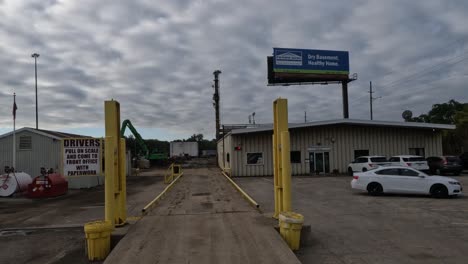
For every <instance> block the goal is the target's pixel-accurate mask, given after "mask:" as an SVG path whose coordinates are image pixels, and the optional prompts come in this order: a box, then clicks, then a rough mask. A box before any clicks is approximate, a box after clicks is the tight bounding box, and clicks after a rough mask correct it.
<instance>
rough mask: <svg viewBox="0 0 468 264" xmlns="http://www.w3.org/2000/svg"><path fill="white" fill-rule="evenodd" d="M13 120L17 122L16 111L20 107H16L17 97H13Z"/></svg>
mask: <svg viewBox="0 0 468 264" xmlns="http://www.w3.org/2000/svg"><path fill="white" fill-rule="evenodd" d="M13 98H14V99H13V120H16V110H17V109H18V107H17V106H16V96H14V97H13Z"/></svg>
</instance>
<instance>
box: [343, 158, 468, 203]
mask: <svg viewBox="0 0 468 264" xmlns="http://www.w3.org/2000/svg"><path fill="white" fill-rule="evenodd" d="M351 188H353V189H357V190H363V191H367V192H369V194H371V195H378V194H381V193H412V194H430V195H432V196H434V197H437V198H442V197H447V196H456V195H459V194H461V193H462V190H463V187H462V186H461V184H460V182H459V181H457V180H455V179H452V178H449V177H444V176H429V175H427V174H425V173H424V172H421V171H418V170H415V169H412V168H409V167H402V166H388V167H381V168H378V169H375V170H371V171H367V172H360V173H354V175H353V180H352V181H351Z"/></svg>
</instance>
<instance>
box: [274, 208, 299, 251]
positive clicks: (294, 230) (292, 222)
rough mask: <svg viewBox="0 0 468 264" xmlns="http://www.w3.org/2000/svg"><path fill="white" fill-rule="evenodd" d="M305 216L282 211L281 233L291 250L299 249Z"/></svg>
mask: <svg viewBox="0 0 468 264" xmlns="http://www.w3.org/2000/svg"><path fill="white" fill-rule="evenodd" d="M303 223H304V216H302V215H301V214H298V213H294V212H282V213H280V215H279V224H280V234H281V236H282V237H283V239H284V240H285V241H286V243H287V244H288V246H289V248H291V250H298V249H299V247H300V242H301V229H302V224H303Z"/></svg>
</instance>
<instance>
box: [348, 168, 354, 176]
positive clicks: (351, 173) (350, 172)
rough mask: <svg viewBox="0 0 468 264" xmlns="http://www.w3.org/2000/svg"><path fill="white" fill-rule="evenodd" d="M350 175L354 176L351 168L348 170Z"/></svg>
mask: <svg viewBox="0 0 468 264" xmlns="http://www.w3.org/2000/svg"><path fill="white" fill-rule="evenodd" d="M348 175H349V176H353V169H351V167H349V168H348Z"/></svg>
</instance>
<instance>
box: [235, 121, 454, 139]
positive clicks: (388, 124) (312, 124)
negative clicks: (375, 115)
mask: <svg viewBox="0 0 468 264" xmlns="http://www.w3.org/2000/svg"><path fill="white" fill-rule="evenodd" d="M331 125H356V126H377V127H401V128H419V129H438V130H442V129H447V130H448V129H450V130H451V129H455V125H445V124H432V123H416V122H395V121H376V120H358V119H336V120H326V121H317V122H309V123H295V124H289V129H296V128H307V127H319V126H331ZM272 130H273V126H272V125H269V126H262V127H255V128H242V129H235V130H232V131H231V134H233V135H237V134H248V133H257V132H267V131H272Z"/></svg>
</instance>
